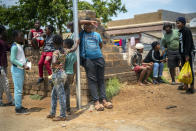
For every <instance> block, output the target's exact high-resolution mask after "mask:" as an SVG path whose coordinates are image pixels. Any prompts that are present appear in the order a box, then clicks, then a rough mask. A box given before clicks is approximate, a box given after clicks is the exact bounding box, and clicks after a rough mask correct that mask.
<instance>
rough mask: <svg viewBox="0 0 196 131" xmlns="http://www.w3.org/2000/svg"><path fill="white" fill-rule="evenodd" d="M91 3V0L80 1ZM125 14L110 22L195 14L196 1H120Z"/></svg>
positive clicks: (11, 1) (9, 2)
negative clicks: (154, 14)
mask: <svg viewBox="0 0 196 131" xmlns="http://www.w3.org/2000/svg"><path fill="white" fill-rule="evenodd" d="M16 1H17V0H3V3H5V4H6V5H13V4H14V3H15V2H16ZM82 1H88V2H91V0H82ZM122 3H123V4H125V6H126V9H127V10H128V12H127V13H118V16H114V17H112V20H119V19H128V18H133V17H134V15H136V14H143V13H149V12H156V11H157V10H159V9H165V10H169V11H175V12H180V13H193V12H196V0H122Z"/></svg>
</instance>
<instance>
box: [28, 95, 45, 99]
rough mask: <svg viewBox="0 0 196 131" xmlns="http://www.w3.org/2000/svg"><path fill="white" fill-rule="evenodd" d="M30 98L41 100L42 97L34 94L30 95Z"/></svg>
mask: <svg viewBox="0 0 196 131" xmlns="http://www.w3.org/2000/svg"><path fill="white" fill-rule="evenodd" d="M30 98H31V99H32V100H42V99H43V98H44V97H43V96H40V95H38V94H36V95H30Z"/></svg>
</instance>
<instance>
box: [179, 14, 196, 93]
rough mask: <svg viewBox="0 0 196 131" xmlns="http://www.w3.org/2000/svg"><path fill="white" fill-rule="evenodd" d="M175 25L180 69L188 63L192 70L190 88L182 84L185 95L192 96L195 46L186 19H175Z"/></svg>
mask: <svg viewBox="0 0 196 131" xmlns="http://www.w3.org/2000/svg"><path fill="white" fill-rule="evenodd" d="M176 25H177V27H178V29H179V33H180V38H179V41H180V46H179V51H180V55H181V64H182V67H183V65H184V64H185V62H187V61H188V62H189V63H190V66H191V70H192V77H193V81H192V83H191V85H190V88H188V85H187V84H184V89H186V93H188V94H193V93H194V65H193V64H194V57H195V53H194V50H195V46H194V43H193V37H192V32H191V30H190V29H189V28H188V27H186V19H185V18H184V17H179V18H177V19H176Z"/></svg>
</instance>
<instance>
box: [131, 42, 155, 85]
mask: <svg viewBox="0 0 196 131" xmlns="http://www.w3.org/2000/svg"><path fill="white" fill-rule="evenodd" d="M135 48H136V49H137V50H136V52H135V53H134V54H133V56H132V57H131V68H132V70H134V71H135V72H136V75H137V76H139V80H138V84H139V85H140V86H143V85H144V84H148V82H147V78H148V77H149V76H150V74H151V72H152V64H149V63H143V62H142V53H143V49H144V45H143V44H141V43H137V44H136V46H135Z"/></svg>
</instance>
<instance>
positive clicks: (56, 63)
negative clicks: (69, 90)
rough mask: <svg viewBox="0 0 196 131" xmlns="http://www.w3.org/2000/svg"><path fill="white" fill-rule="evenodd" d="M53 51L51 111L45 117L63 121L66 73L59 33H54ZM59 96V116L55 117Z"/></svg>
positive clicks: (64, 114)
mask: <svg viewBox="0 0 196 131" xmlns="http://www.w3.org/2000/svg"><path fill="white" fill-rule="evenodd" d="M53 41H54V47H55V51H54V52H53V57H52V70H53V73H52V83H53V85H54V86H53V89H52V96H51V112H50V114H49V115H48V116H47V118H52V119H53V121H65V119H66V113H65V111H66V96H65V90H64V83H65V80H66V74H65V71H64V68H63V65H64V61H65V55H64V50H63V39H62V38H61V36H59V35H55V36H54V38H53ZM58 98H59V104H60V116H58V117H55V115H56V107H57V99H58Z"/></svg>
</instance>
